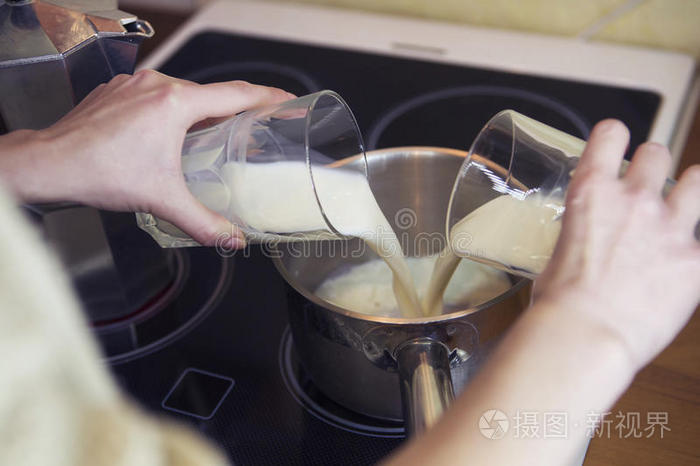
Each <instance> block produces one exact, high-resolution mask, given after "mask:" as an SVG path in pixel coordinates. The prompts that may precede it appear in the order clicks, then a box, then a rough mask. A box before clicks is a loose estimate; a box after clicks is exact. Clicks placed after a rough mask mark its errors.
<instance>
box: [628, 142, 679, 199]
mask: <svg viewBox="0 0 700 466" xmlns="http://www.w3.org/2000/svg"><path fill="white" fill-rule="evenodd" d="M670 167H671V153H670V152H669V151H668V149H667V148H666V147H664V146H662V145H661V144H657V143H655V142H647V143H644V144H642V145H641V146H639V147H638V148H637V150H636V151H635V153H634V156H633V157H632V163H630V165H629V167H628V168H627V173H625V176H624V178H623V179H624V182H625V183H626V184H627V185H628V186H630V187H631V188H633V189H644V190H648V191H651V192H654V193H660V192H661V190H662V189H663V187H664V184H665V183H666V174H667V173H668V170H669V168H670Z"/></svg>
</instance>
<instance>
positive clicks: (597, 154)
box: [574, 120, 630, 178]
mask: <svg viewBox="0 0 700 466" xmlns="http://www.w3.org/2000/svg"><path fill="white" fill-rule="evenodd" d="M629 139H630V135H629V131H628V130H627V127H626V126H625V125H624V124H623V123H622V122H620V121H618V120H603V121H601V122H600V123H598V124H597V125H595V127H594V128H593V131H591V137H590V138H589V139H588V142H587V143H586V148H585V149H584V150H583V154H581V160H580V161H579V163H578V166H577V167H576V172H577V173H588V174H591V173H595V174H597V175H602V176H605V177H609V178H617V176H618V173H619V171H620V164H621V163H622V158H623V157H624V155H625V150H626V149H627V144H629ZM575 177H576V175H575V174H574V178H575Z"/></svg>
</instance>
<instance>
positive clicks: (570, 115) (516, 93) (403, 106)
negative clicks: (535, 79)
mask: <svg viewBox="0 0 700 466" xmlns="http://www.w3.org/2000/svg"><path fill="white" fill-rule="evenodd" d="M470 96H494V97H514V98H518V99H522V100H524V101H527V102H532V103H536V104H539V105H542V106H543V107H546V108H548V109H550V110H554V111H556V112H558V113H559V114H560V115H561V116H563V117H564V118H566V119H567V120H569V122H571V124H573V125H574V126H575V127H576V129H578V131H579V132H580V134H579V137H582V138H583V139H586V138H588V135H589V133H590V124H589V123H588V122H587V121H586V120H585V119H584V118H583V117H581V116H580V115H579V114H578V113H576V112H575V111H574V110H572V109H570V108H568V107H567V106H566V105H565V104H563V103H562V102H560V101H558V100H555V99H552V98H551V97H546V96H544V95H541V94H537V93H535V92H531V91H526V90H524V89H516V88H513V87H505V86H463V87H453V88H449V89H441V90H439V91H433V92H428V93H427V94H421V95H418V96H415V97H412V98H410V99H409V100H407V101H405V102H402V103H400V104H399V105H397V106H395V107H393V108H392V109H390V110H389V111H388V112H386V113H385V114H384V115H382V117H381V118H380V119H379V120H378V121H377V123H375V124H374V125H373V127H372V129H370V132H369V135H368V137H367V148H368V150H372V149H376V148H377V143H378V142H379V138H380V137H381V135H382V134H383V133H384V131H385V130H386V129H387V128H388V127H389V125H391V123H393V122H394V121H395V120H397V119H398V118H400V117H401V116H402V115H404V114H406V113H408V112H409V111H411V110H414V109H416V108H418V107H420V106H422V105H426V104H429V103H432V102H436V101H438V100H444V99H452V98H456V97H470ZM485 123H486V122H484V124H485Z"/></svg>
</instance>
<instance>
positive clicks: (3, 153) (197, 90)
mask: <svg viewBox="0 0 700 466" xmlns="http://www.w3.org/2000/svg"><path fill="white" fill-rule="evenodd" d="M292 97H294V96H293V95H291V94H289V93H287V92H284V91H282V90H280V89H275V88H271V87H266V86H257V85H253V84H249V83H246V82H243V81H232V82H227V83H215V84H207V85H199V84H196V83H193V82H190V81H184V80H180V79H175V78H171V77H168V76H165V75H163V74H160V73H157V72H155V71H150V70H145V71H140V72H138V73H136V74H134V75H133V76H129V75H119V76H116V77H114V78H113V79H112V80H111V81H110V82H109V83H107V84H102V85H100V86H99V87H97V88H96V89H95V90H94V91H93V92H91V93H90V94H89V95H88V96H87V97H86V98H85V99H84V100H83V101H82V102H81V103H80V104H79V105H78V106H77V107H75V108H74V109H73V110H72V111H71V112H70V113H68V114H67V115H66V116H65V117H63V118H61V120H59V121H58V122H57V123H56V124H54V125H53V126H51V127H49V128H47V129H45V130H41V131H28V130H23V131H15V132H13V133H10V134H8V135H5V136H1V137H0V180H1V181H2V182H3V184H4V185H5V186H7V187H8V188H9V190H10V191H11V192H12V193H13V194H14V195H15V197H17V198H18V199H19V200H21V201H23V202H53V201H74V202H79V203H82V204H85V205H90V206H94V207H98V208H103V209H107V210H119V211H136V212H150V213H153V214H155V215H157V216H158V217H161V218H163V219H164V220H168V221H170V222H171V223H174V224H176V225H178V226H179V227H180V228H182V229H183V230H184V231H185V232H186V233H188V234H189V235H190V236H192V237H193V238H194V239H195V240H197V241H199V242H200V243H202V244H207V245H213V244H214V242H215V241H216V238H217V237H218V236H219V234H221V233H233V234H232V235H231V238H232V241H238V243H237V244H233V243H232V244H231V245H230V246H231V247H235V246H242V245H243V241H244V240H243V237H242V235H240V234H238V231H237V230H236V229H235V227H234V226H233V225H231V224H230V223H229V222H228V221H227V220H226V219H225V218H223V217H222V216H220V215H218V214H216V213H215V212H212V211H211V210H209V209H207V208H205V207H204V206H203V205H202V204H200V203H199V202H198V201H197V200H196V199H195V198H194V197H193V196H192V195H191V194H190V192H189V190H188V189H187V187H186V185H185V181H184V178H183V176H182V169H181V166H180V161H181V159H180V153H181V149H182V142H183V139H184V135H185V132H186V131H187V129H188V128H189V127H190V126H192V125H193V124H194V123H196V122H198V121H200V120H203V119H205V118H208V117H220V116H228V115H232V114H235V113H238V112H241V111H243V110H246V109H248V108H252V107H257V106H260V105H265V104H272V103H276V102H281V101H284V100H287V99H290V98H292Z"/></svg>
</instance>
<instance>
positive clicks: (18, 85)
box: [0, 0, 174, 323]
mask: <svg viewBox="0 0 700 466" xmlns="http://www.w3.org/2000/svg"><path fill="white" fill-rule="evenodd" d="M151 36H153V28H152V27H151V25H150V24H149V23H148V22H146V21H143V20H140V19H138V18H137V17H136V16H134V15H131V14H129V13H126V12H123V11H120V10H118V9H117V2H116V0H72V1H61V0H53V1H42V0H5V1H0V116H1V118H0V133H2V132H5V131H12V130H16V129H22V128H28V129H42V128H46V127H48V126H50V125H51V124H53V123H54V122H56V120H58V119H59V118H60V117H61V116H63V115H64V114H66V113H67V112H69V111H70V110H71V109H72V108H73V107H74V106H75V105H77V104H78V103H79V102H80V101H81V100H82V99H83V98H84V97H85V96H86V95H88V94H89V93H90V91H92V90H93V89H94V88H95V87H96V86H98V85H99V84H100V83H104V82H107V81H109V80H110V79H111V78H112V77H113V76H115V75H117V74H120V73H132V72H133V70H134V65H135V63H136V54H137V51H138V47H139V45H140V44H141V42H142V41H143V40H144V39H146V38H149V37H151ZM26 208H27V210H28V211H29V212H30V213H31V214H32V217H33V219H34V220H36V222H37V224H38V225H40V227H41V229H42V230H43V232H44V233H45V235H46V238H47V241H48V242H50V243H51V244H52V245H53V246H54V248H55V249H56V251H57V252H58V254H59V256H60V257H61V258H62V259H63V261H64V263H65V266H66V269H67V270H68V271H69V273H70V274H71V277H72V279H73V283H74V285H75V288H76V290H77V291H78V294H79V295H80V297H81V299H82V302H83V305H84V307H85V309H86V311H87V313H88V315H89V318H90V320H91V321H92V322H93V323H95V322H104V321H111V320H113V319H118V318H120V317H121V316H124V315H128V314H131V313H134V312H135V311H137V310H138V309H139V308H140V307H142V306H143V305H144V304H146V303H147V302H149V301H150V300H152V299H153V297H154V296H155V295H156V294H158V293H160V292H161V291H162V290H163V288H165V287H167V285H168V283H170V282H171V281H172V280H173V275H174V274H173V267H174V266H173V263H174V261H173V259H172V254H170V253H167V252H165V251H162V250H161V249H160V248H159V247H158V246H157V245H155V244H151V242H150V241H149V240H148V238H147V237H144V238H143V240H141V236H145V235H141V233H140V232H139V231H138V230H137V229H136V227H135V225H134V229H133V231H131V230H130V229H129V228H123V227H121V226H120V227H117V228H114V227H112V226H110V225H111V224H113V223H114V221H113V220H114V216H116V215H119V214H114V213H104V212H100V211H98V210H96V209H93V208H89V207H84V206H78V205H72V204H52V205H31V206H26ZM124 215H125V214H124ZM134 247H135V248H137V249H138V250H139V252H140V253H139V254H138V256H139V258H138V259H136V260H134V259H133V258H131V259H130V258H129V256H127V255H125V254H121V253H120V251H123V250H124V249H125V248H134Z"/></svg>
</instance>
